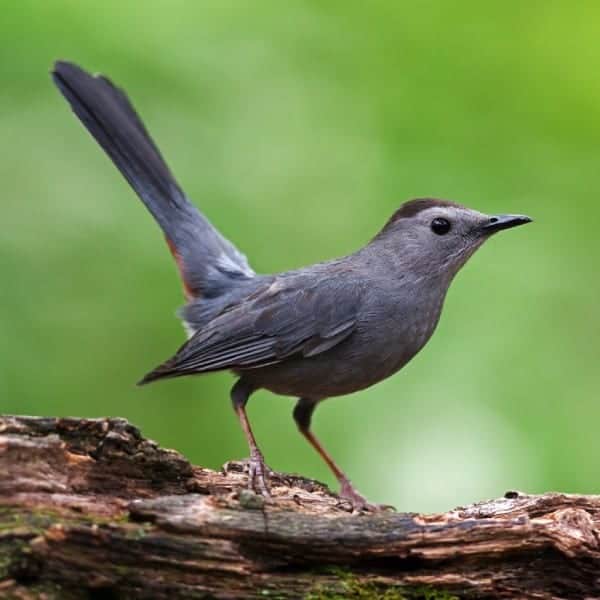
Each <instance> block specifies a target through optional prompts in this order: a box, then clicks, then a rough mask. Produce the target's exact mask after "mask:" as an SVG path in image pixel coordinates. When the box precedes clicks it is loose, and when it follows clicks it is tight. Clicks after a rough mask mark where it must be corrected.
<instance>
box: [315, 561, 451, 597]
mask: <svg viewBox="0 0 600 600" xmlns="http://www.w3.org/2000/svg"><path fill="white" fill-rule="evenodd" d="M328 572H329V573H331V574H333V575H335V576H336V577H337V578H338V581H337V582H336V583H335V584H333V585H320V586H317V587H316V588H315V589H313V590H311V591H310V592H309V593H308V594H307V595H306V596H305V600H347V599H355V600H459V598H458V596H455V595H453V594H450V593H449V592H447V591H445V590H436V589H433V588H430V587H426V586H419V587H406V586H397V585H386V584H382V583H376V582H371V581H368V582H367V581H363V580H361V579H360V578H359V577H357V576H356V575H355V574H353V573H351V572H349V571H347V570H344V569H340V568H335V569H333V570H331V569H329V570H328Z"/></svg>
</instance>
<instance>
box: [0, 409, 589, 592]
mask: <svg viewBox="0 0 600 600" xmlns="http://www.w3.org/2000/svg"><path fill="white" fill-rule="evenodd" d="M244 466H245V465H244V463H243V462H231V463H228V464H227V465H225V466H224V468H223V469H222V470H221V471H213V470H210V469H205V468H202V467H196V466H193V465H191V464H190V463H189V461H187V460H186V459H185V458H184V457H183V456H182V455H181V454H179V453H177V452H175V451H173V450H165V449H163V448H160V447H159V446H158V445H157V444H156V443H155V442H153V441H151V440H148V439H145V438H144V437H143V436H142V435H141V434H140V432H139V430H138V429H137V428H136V427H134V426H133V425H131V424H129V423H128V422H127V421H125V420H123V419H73V418H69V419H62V418H44V417H18V416H3V417H0V597H2V598H22V599H40V600H41V599H45V600H55V599H56V600H58V599H61V600H62V599H65V600H79V599H84V598H85V599H104V598H107V599H116V598H152V599H155V598H156V599H163V598H164V599H167V598H168V599H171V598H224V599H230V598H231V599H234V598H235V599H237V598H262V599H264V598H308V599H313V600H317V599H326V598H385V599H386V600H392V599H400V598H427V599H429V600H434V599H440V598H446V599H448V598H453V597H459V598H463V597H464V598H544V599H545V598H547V599H558V598H573V599H577V598H581V599H583V598H598V597H600V527H599V526H600V496H582V495H570V494H557V493H548V494H543V495H535V496H534V495H527V494H523V493H520V492H513V491H511V492H507V493H506V494H505V496H504V497H503V498H499V499H497V500H491V501H486V502H478V503H476V504H473V505H470V506H465V507H460V508H456V509H454V510H451V511H449V512H447V513H444V514H406V513H393V512H384V513H380V514H374V515H373V514H352V513H351V507H350V506H349V505H348V504H347V503H346V502H345V501H343V500H341V499H339V498H338V497H337V496H336V495H335V494H333V493H331V492H330V491H329V490H328V488H327V487H326V486H324V485H323V484H320V483H318V482H316V481H312V480H310V479H306V478H303V477H299V476H296V475H287V474H274V475H273V476H272V480H271V483H272V494H273V499H272V501H271V502H265V501H264V499H263V498H262V497H261V496H257V495H255V494H253V493H251V492H249V491H248V490H246V489H245V485H246V474H245V472H244Z"/></svg>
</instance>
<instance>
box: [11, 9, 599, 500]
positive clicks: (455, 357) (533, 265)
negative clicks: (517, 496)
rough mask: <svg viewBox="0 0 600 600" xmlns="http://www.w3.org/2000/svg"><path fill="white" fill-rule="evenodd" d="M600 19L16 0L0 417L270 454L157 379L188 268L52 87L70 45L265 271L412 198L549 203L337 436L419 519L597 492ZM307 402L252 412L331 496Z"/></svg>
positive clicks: (321, 415) (486, 258) (215, 458)
mask: <svg viewBox="0 0 600 600" xmlns="http://www.w3.org/2000/svg"><path fill="white" fill-rule="evenodd" d="M599 23H600V4H598V3H597V2H591V1H590V2H578V3H576V4H574V5H571V4H569V3H565V2H558V1H557V2H552V1H545V2H537V1H531V2H515V1H511V2H506V1H502V2H487V3H483V4H482V3H480V2H465V1H459V2H444V1H435V2H432V1H418V2H417V1H415V2H395V1H393V0H389V1H373V2H368V3H366V2H342V1H338V2H333V1H329V2H318V1H306V2H300V1H289V2H279V1H272V2H267V1H257V2H242V1H236V2H233V1H210V2H208V1H204V2H191V1H189V2H176V1H169V2H167V1H166V0H165V1H164V2H158V1H149V2H144V3H142V2H123V1H120V2H115V1H105V2H103V3H98V2H73V1H72V0H71V1H66V0H65V1H52V2H47V3H42V2H37V1H36V2H32V1H24V2H20V3H16V2H14V3H5V5H4V6H3V8H2V18H1V19H0V39H1V42H0V48H1V50H0V77H1V81H2V85H1V90H0V181H1V186H2V187H1V189H2V193H1V195H2V198H1V203H2V211H1V213H0V214H1V215H2V217H1V222H2V225H1V228H0V231H1V233H0V273H1V275H2V281H3V283H2V285H1V287H0V308H1V316H0V340H1V344H0V411H1V412H8V413H25V414H43V415H78V416H86V417H95V416H102V415H119V416H123V417H126V418H128V419H130V420H131V421H132V422H133V423H135V424H137V425H139V426H140V427H141V428H142V430H143V432H144V433H145V434H146V435H147V436H150V437H152V438H155V439H156V440H158V441H159V442H160V443H161V444H162V445H165V446H169V447H173V448H176V449H178V450H180V451H181V452H183V453H185V454H186V455H187V456H188V457H189V458H190V459H191V460H193V461H195V462H197V463H199V464H203V465H206V466H210V467H218V466H219V465H221V464H222V463H223V462H225V461H226V460H228V459H232V458H239V457H243V456H246V453H247V452H246V446H245V442H244V438H243V436H242V434H241V432H240V430H239V427H238V423H237V420H236V418H235V416H234V414H233V412H232V410H231V407H230V403H229V399H228V392H229V387H230V386H231V384H232V378H231V377H230V376H229V375H228V374H219V375H212V376H207V377H199V378H189V379H187V380H178V381H171V382H165V383H161V384H157V385H155V386H150V387H147V388H143V389H140V388H136V387H135V386H134V382H135V381H136V380H137V379H138V378H139V377H140V376H141V375H142V374H144V373H145V372H146V371H147V370H148V369H149V368H151V367H153V366H155V365H156V364H157V363H159V362H160V361H162V360H163V359H165V358H167V357H168V356H169V355H170V354H171V353H172V351H173V350H175V349H176V348H177V347H178V346H179V344H180V343H181V342H182V341H183V340H184V334H183V331H182V329H181V327H180V325H179V323H178V322H177V320H176V319H175V317H174V311H175V308H176V307H177V306H178V305H180V304H181V303H182V297H181V292H180V287H179V282H178V277H177V275H176V272H175V268H174V266H173V264H172V261H171V257H170V255H169V253H168V252H167V249H166V247H165V244H164V242H163V239H162V237H161V235H160V233H159V230H158V228H157V226H156V225H155V224H154V223H153V221H152V219H151V218H150V217H149V215H148V214H147V213H146V212H145V210H144V209H143V207H142V205H141V203H140V202H139V201H138V200H137V198H136V197H135V196H134V194H133V192H132V191H131V190H130V189H129V188H128V187H127V185H126V183H125V182H124V180H123V179H122V178H121V176H120V174H119V173H118V172H117V171H116V169H115V168H114V167H113V166H112V164H110V163H109V161H108V160H107V159H106V157H105V156H104V154H103V153H102V152H101V151H100V149H99V148H98V147H97V146H96V144H95V143H94V142H93V141H92V140H91V138H90V137H89V136H88V134H87V133H86V132H85V131H84V130H83V128H82V127H81V125H80V124H79V123H78V122H77V121H76V120H75V118H74V117H73V116H72V115H71V113H70V111H69V110H68V108H67V106H66V104H65V102H64V101H63V100H62V98H61V97H59V95H58V93H57V92H56V90H55V89H54V88H53V86H52V85H51V83H50V79H49V77H48V70H49V68H50V66H51V63H52V61H53V60H54V59H56V58H66V59H70V60H73V61H75V62H78V63H80V64H81V65H83V66H85V67H86V68H88V69H91V70H94V71H102V72H103V73H106V74H108V75H109V76H110V77H111V78H112V79H113V80H115V81H116V82H117V83H118V84H120V85H121V86H123V87H124V88H125V89H126V90H127V91H128V93H129V94H130V96H131V97H132V99H133V100H134V103H135V104H136V106H137V108H138V109H139V111H140V113H141V114H142V116H143V118H144V119H145V121H146V122H147V124H148V127H149V129H150V131H151V132H152V133H153V135H154V137H155V139H156V140H157V142H158V145H159V146H160V147H161V148H162V150H163V153H164V154H165V156H166V157H167V159H168V161H169V163H170V165H171V167H172V169H173V170H174V172H175V173H176V175H177V177H178V179H179V180H180V182H181V184H182V186H183V187H184V188H185V190H186V191H187V192H188V194H189V195H190V197H191V198H192V199H194V200H195V201H196V202H197V203H198V205H199V206H200V207H201V208H202V210H203V211H204V212H205V213H206V214H207V215H208V216H209V218H210V219H211V220H212V221H213V222H214V223H215V225H217V226H218V227H219V228H220V229H221V230H222V231H223V232H224V233H225V235H226V236H228V237H229V238H231V239H232V240H234V241H235V243H236V244H237V245H238V246H239V247H240V248H241V249H242V250H243V251H244V252H246V253H247V255H248V256H249V257H250V260H251V263H252V265H253V266H254V268H255V269H256V270H257V271H260V272H275V271H278V270H285V269H289V268H293V267H298V266H301V265H304V264H308V263H311V262H315V261H319V260H322V259H325V258H329V257H332V256H336V255H341V254H345V253H347V252H350V251H352V250H354V249H355V248H356V247H358V246H359V245H361V244H363V243H364V242H365V241H366V240H368V239H369V238H370V237H371V236H372V235H373V234H374V233H375V232H376V231H377V230H378V229H379V227H380V226H381V225H382V224H383V223H384V222H385V221H386V219H387V218H388V216H389V215H390V214H391V212H392V211H393V210H394V209H395V208H396V207H397V206H398V205H399V204H400V203H401V202H403V201H404V200H406V199H408V198H411V197H415V196H439V197H443V198H450V199H453V200H456V201H459V202H464V203H465V204H467V205H469V206H472V207H474V208H477V209H480V210H483V211H488V212H523V213H527V214H530V215H532V216H533V217H534V218H535V219H536V223H535V224H534V225H531V226H528V227H526V228H523V229H518V230H515V231H510V232H507V233H504V234H502V235H499V236H497V237H496V238H495V239H493V240H492V241H491V242H489V243H488V244H487V245H486V246H485V247H484V248H483V249H482V250H480V251H479V252H478V254H477V255H476V256H475V257H474V258H473V259H472V260H471V262H470V263H469V265H468V266H467V267H466V268H465V270H464V271H463V272H462V273H461V274H460V275H459V277H458V278H457V280H456V281H455V284H454V286H453V288H452V289H451V291H450V294H449V297H448V299H447V302H446V309H445V313H444V315H443V317H442V320H441V323H440V326H439V328H438V331H437V333H436V335H434V337H433V339H432V341H431V342H430V343H429V345H428V346H427V347H426V349H425V350H424V351H423V352H422V353H421V354H420V355H419V356H418V357H417V358H416V359H415V360H414V361H413V362H412V363H410V365H408V366H407V367H406V368H405V369H404V370H403V372H402V373H400V374H398V375H396V376H395V377H393V378H391V379H389V380H387V381H385V382H383V383H381V384H380V385H378V386H376V387H374V388H371V389H369V390H367V391H364V392H360V393H357V394H355V395H354V396H352V397H346V398H339V399H334V400H332V401H330V402H326V403H324V404H323V405H322V406H321V407H320V408H319V410H318V411H317V413H316V416H315V420H314V425H315V431H316V433H317V434H318V435H320V436H321V437H322V439H323V442H324V443H325V445H326V446H327V447H328V448H329V449H330V450H331V452H332V453H333V455H334V456H335V457H336V458H337V459H338V460H339V462H340V463H341V464H342V465H343V466H344V467H345V468H346V469H347V471H348V472H349V474H350V475H351V477H352V478H353V480H354V482H355V483H356V485H357V487H358V488H359V489H361V490H362V491H363V493H365V495H367V496H368V497H369V498H370V499H372V500H374V501H380V502H389V503H393V504H395V505H396V506H397V507H398V508H399V509H402V510H443V509H447V508H450V507H452V506H454V505H457V504H460V503H465V502H469V501H474V500H477V499H481V498H485V497H490V496H497V495H499V494H502V493H503V492H504V491H505V490H506V489H514V488H516V489H523V490H527V491H530V492H541V491H544V490H547V489H558V490H561V491H570V492H586V493H599V492H600V478H599V476H598V473H599V472H600V438H599V436H598V422H599V420H600V401H599V400H600V399H599V398H598V387H599V386H598V381H599V375H598V351H599V349H600V339H599V335H600V316H599V310H598V297H599V295H600V284H599V282H598V260H599V258H600V243H599V241H598V225H599V223H600V207H599V202H598V201H599V195H600V183H599V173H600V170H599V158H600V157H599V152H598V150H599V147H600V35H599V33H600V27H599ZM292 406H293V401H292V399H289V398H281V397H275V396H272V395H270V394H268V393H266V392H261V393H258V394H256V395H255V396H254V397H253V398H252V400H251V402H250V405H249V413H250V417H251V419H252V421H253V424H254V427H255V432H256V435H257V437H258V439H259V441H260V443H261V445H262V448H263V450H264V452H265V455H266V458H267V461H268V462H269V463H270V465H271V466H272V467H273V468H275V469H277V470H284V471H295V472H301V473H303V474H306V475H310V476H313V477H316V478H319V479H322V480H325V481H327V482H329V483H333V481H332V478H331V477H330V475H329V473H328V472H327V470H326V468H325V466H324V465H323V464H322V463H321V461H320V460H319V459H318V457H317V456H316V454H315V453H314V452H313V450H312V449H311V448H310V447H309V446H308V445H307V444H306V443H305V442H304V441H303V439H302V438H301V437H300V435H298V434H297V433H296V430H295V426H294V423H293V421H292V418H291V409H292Z"/></svg>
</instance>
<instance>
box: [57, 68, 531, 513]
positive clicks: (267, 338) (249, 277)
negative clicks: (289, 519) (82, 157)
mask: <svg viewBox="0 0 600 600" xmlns="http://www.w3.org/2000/svg"><path fill="white" fill-rule="evenodd" d="M51 76H52V79H53V81H54V83H55V85H56V86H57V87H58V89H59V91H60V92H61V93H62V95H63V96H64V98H65V99H66V100H67V102H68V103H69V104H70V106H71V109H72V110H73V112H74V113H75V115H76V116H77V117H78V118H79V120H80V121H81V122H82V123H83V125H84V126H85V127H86V128H87V130H88V132H89V133H90V134H91V135H92V136H93V137H94V138H95V140H96V141H97V142H98V144H99V145H100V146H101V147H102V148H103V150H104V151H105V152H106V154H107V155H108V156H109V157H110V159H111V160H112V162H113V163H114V164H115V166H116V167H117V168H118V169H119V171H120V172H121V173H122V175H123V176H124V177H125V179H126V180H127V181H128V182H129V185H130V186H131V187H132V188H133V190H134V191H135V192H136V193H137V195H138V196H139V197H140V199H141V200H142V202H143V203H144V204H145V206H146V208H147V209H148V210H149V212H150V213H151V214H152V216H153V217H154V219H155V220H156V221H157V223H158V225H159V226H160V227H161V229H162V231H163V234H164V236H165V238H166V242H167V246H168V248H169V250H170V252H171V254H172V255H173V258H174V259H175V263H176V266H177V268H178V270H179V273H180V276H181V280H182V283H183V293H184V296H185V300H186V303H185V305H184V306H183V307H182V308H181V309H180V310H179V313H178V314H179V316H180V318H181V320H182V322H183V325H184V328H185V331H186V332H187V340H186V341H185V343H183V345H182V346H181V347H180V348H179V349H178V350H177V351H176V352H175V354H173V355H172V357H171V358H169V359H168V360H166V361H164V362H163V363H162V364H160V365H159V366H158V367H156V368H155V369H153V370H152V371H150V372H149V373H148V374H146V375H145V376H144V377H143V378H142V379H141V381H140V382H139V384H141V385H143V384H147V383H150V382H153V381H157V380H161V379H169V378H174V377H182V376H187V375H196V374H204V373H210V372H215V371H231V372H232V373H233V374H234V375H235V376H236V377H237V380H236V382H235V384H234V385H233V387H232V389H231V392H230V398H231V402H232V404H233V409H234V411H235V413H236V415H237V417H238V419H239V422H240V425H241V428H242V430H243V432H244V435H245V437H246V440H247V443H248V447H249V452H250V457H249V460H248V486H249V488H250V489H251V490H252V491H254V492H255V493H256V494H260V495H262V496H264V497H265V498H266V499H271V493H270V492H271V490H270V485H269V479H270V477H269V476H270V474H271V471H270V469H269V468H268V467H267V465H266V463H265V459H264V457H263V454H262V452H261V450H260V448H259V446H258V444H257V442H256V439H255V437H254V434H253V431H252V427H251V425H250V422H249V420H248V417H247V414H246V406H247V402H248V399H249V398H250V396H251V394H253V393H254V392H255V391H257V390H261V389H266V390H269V391H271V392H273V393H275V394H278V395H282V396H291V397H294V398H296V399H297V401H296V404H295V407H294V409H293V418H294V420H295V423H296V425H297V428H298V430H299V431H300V433H301V434H302V435H303V436H304V437H305V438H306V440H307V441H308V442H309V443H310V444H311V445H312V446H313V447H314V449H315V450H316V451H317V452H318V453H319V454H320V456H321V457H322V459H323V460H324V461H325V463H326V464H327V466H328V467H329V468H330V469H331V471H332V473H333V475H334V476H335V478H336V479H337V481H338V483H339V496H340V497H341V498H343V499H344V500H346V501H348V502H349V503H350V506H351V508H352V510H354V511H371V510H373V511H375V510H378V509H380V508H381V506H382V505H378V504H373V503H371V502H369V501H368V500H367V499H366V498H365V496H363V495H362V494H361V493H360V492H359V491H358V490H357V489H356V487H355V486H354V485H353V484H352V482H351V480H350V479H349V477H348V476H347V475H346V473H345V472H344V471H343V470H342V468H341V467H339V466H338V464H337V463H336V462H335V461H334V459H333V457H332V456H331V455H330V454H329V453H328V452H327V450H326V449H325V448H324V446H323V445H322V444H321V442H320V441H319V439H318V438H317V437H316V436H315V434H314V433H313V431H312V429H311V421H312V416H313V412H314V410H315V408H316V407H317V406H318V405H319V404H320V403H321V402H322V401H323V400H325V399H327V398H332V397H336V396H343V395H346V394H350V393H353V392H357V391H359V390H362V389H365V388H367V387H370V386H372V385H374V384H376V383H378V382H380V381H381V380H383V379H385V378H387V377H390V376H391V375H393V374H394V373H396V372H397V371H399V370H400V369H402V367H403V366H404V365H406V364H407V363H408V362H409V361H410V360H411V359H412V358H413V357H414V356H415V355H416V354H417V353H418V352H419V351H420V350H421V349H422V348H423V346H424V345H425V344H426V343H427V341H428V340H429V339H430V338H431V336H432V334H433V332H434V330H435V329H436V326H437V324H438V321H439V318H440V314H441V311H442V306H443V304H444V300H445V297H446V293H447V291H448V288H449V286H450V284H451V282H452V281H453V279H454V277H455V275H456V274H457V273H458V271H459V270H460V269H461V267H462V266H463V265H464V264H465V263H466V262H467V260H468V259H469V258H470V257H471V256H472V255H473V253H474V252H475V251H476V250H477V249H478V248H479V247H480V246H481V245H482V244H483V243H484V242H485V241H486V240H488V239H489V238H490V237H491V236H492V235H494V234H495V233H497V232H499V231H502V230H505V229H509V228H513V227H516V226H519V225H523V224H526V223H529V222H531V221H532V219H531V218H530V217H528V216H526V215H519V214H498V215H488V214H484V213H482V212H479V211H477V210H473V209H470V208H467V207H465V206H463V205H461V204H458V203H456V202H453V201H449V200H441V199H435V198H417V199H413V200H409V201H407V202H405V203H404V204H402V205H401V206H400V207H399V208H398V209H397V210H396V211H395V212H394V213H393V214H392V216H391V217H390V218H389V219H388V220H387V222H386V223H385V225H384V226H383V227H382V229H381V230H380V231H379V232H378V233H377V234H376V235H375V236H374V237H373V238H372V239H371V240H370V241H368V243H366V244H365V245H363V246H362V247H360V248H359V249H358V250H356V251H355V252H352V253H351V254H348V255H347V256H343V257H340V258H335V259H333V260H327V261H324V262H320V263H318V264H313V265H310V266H307V267H303V268H299V269H295V270H290V271H286V272H282V273H276V274H257V273H255V271H254V270H253V269H252V268H251V266H250V263H249V262H248V259H247V258H246V257H245V255H244V254H243V253H242V252H241V251H240V250H238V249H237V248H236V246H235V245H234V244H233V243H232V242H230V241H229V240H228V239H227V238H225V237H224V236H223V235H222V234H221V233H220V232H219V231H218V230H217V229H216V228H215V227H214V226H213V225H212V224H211V223H210V221H209V220H208V218H207V217H206V216H205V215H204V214H203V213H202V212H201V211H200V210H199V209H198V208H197V207H196V206H195V205H194V204H192V202H191V201H190V200H189V199H188V197H187V196H186V194H185V193H184V192H183V190H182V189H181V187H180V186H179V184H178V183H177V181H176V180H175V178H174V176H173V175H172V173H171V171H170V169H169V167H168V166H167V164H166V162H165V160H164V159H163V157H162V155H161V153H160V151H159V150H158V148H157V146H156V145H155V143H154V141H153V140H152V138H151V137H150V134H149V133H148V131H147V129H146V127H145V126H144V124H143V122H142V120H141V119H140V117H139V116H138V114H137V112H136V111H135V109H134V107H133V105H132V104H131V102H130V101H129V99H128V97H127V95H126V94H125V92H124V91H123V90H122V89H120V88H119V87H117V86H115V85H114V84H113V83H112V82H111V80H110V79H108V78H107V77H105V76H103V75H100V74H90V73H88V72H87V71H85V70H84V69H82V68H80V67H79V66H78V65H76V64H74V63H71V62H67V61H56V62H55V64H54V67H53V69H52V71H51Z"/></svg>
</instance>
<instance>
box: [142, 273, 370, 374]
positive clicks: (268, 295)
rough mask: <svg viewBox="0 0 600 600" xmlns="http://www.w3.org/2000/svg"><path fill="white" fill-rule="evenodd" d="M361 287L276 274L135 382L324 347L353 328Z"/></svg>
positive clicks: (243, 365)
mask: <svg viewBox="0 0 600 600" xmlns="http://www.w3.org/2000/svg"><path fill="white" fill-rule="evenodd" d="M307 284H308V285H307ZM361 291H362V290H361V286H360V285H357V284H356V283H354V284H353V283H350V282H349V281H348V280H347V279H346V278H339V277H333V278H330V279H319V280H318V281H317V282H315V281H314V279H313V278H310V277H303V276H296V277H285V276H284V277H277V278H275V279H274V280H271V282H269V284H268V285H265V287H263V288H261V289H260V290H259V291H258V292H256V293H255V294H253V295H252V297H250V298H248V299H246V300H245V301H243V302H242V303H240V304H238V305H237V306H235V307H234V308H231V309H229V310H228V311H226V312H225V313H223V314H221V315H220V316H218V317H217V318H216V319H214V320H213V321H211V322H210V323H209V324H208V325H207V326H206V327H204V328H203V329H201V330H200V331H198V332H197V333H196V334H195V335H194V336H192V337H191V338H190V339H189V340H188V341H187V342H186V343H185V344H184V345H183V346H182V347H181V348H180V349H179V351H178V352H177V354H175V356H174V357H173V358H171V359H169V360H168V361H166V362H165V363H163V364H162V365H160V366H159V367H157V368H156V369H155V370H154V371H151V372H150V373H148V375H146V376H145V377H144V378H143V379H142V381H141V382H140V383H148V382H150V381H153V380H155V379H161V378H165V377H178V376H180V375H187V374H190V373H202V372H207V371H218V370H222V369H236V368H237V369H251V368H257V367H264V366H267V365H270V364H274V363H278V362H281V361H283V360H285V359H286V358H289V357H291V356H295V355H299V356H304V357H310V356H314V355H316V354H320V353H322V352H325V351H327V350H329V349H330V348H333V347H334V346H336V345H337V344H339V343H340V342H342V341H343V340H345V339H346V338H347V337H348V336H350V335H351V334H352V332H353V331H354V330H355V327H356V324H357V313H358V308H359V305H360V301H361Z"/></svg>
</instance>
